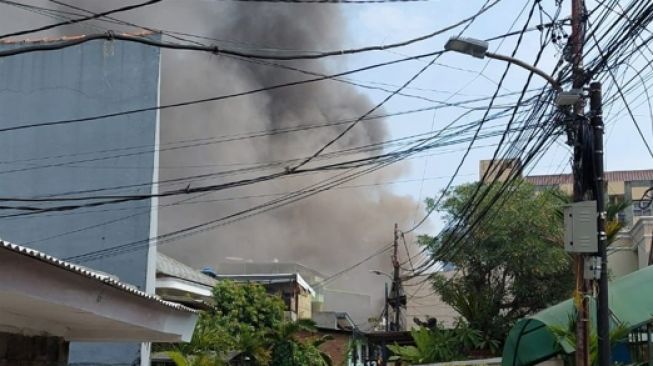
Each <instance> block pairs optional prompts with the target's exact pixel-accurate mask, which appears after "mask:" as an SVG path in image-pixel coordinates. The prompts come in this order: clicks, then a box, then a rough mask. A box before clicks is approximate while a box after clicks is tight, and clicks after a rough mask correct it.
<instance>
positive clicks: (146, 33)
mask: <svg viewBox="0 0 653 366" xmlns="http://www.w3.org/2000/svg"><path fill="white" fill-rule="evenodd" d="M115 34H121V35H126V36H134V37H146V36H151V35H153V34H156V33H155V32H152V31H149V30H142V31H138V32H115ZM86 36H87V35H86V34H77V35H71V36H62V37H43V38H34V39H30V38H22V39H20V38H7V39H1V40H0V44H35V43H56V42H65V41H74V40H78V39H82V38H84V37H86Z"/></svg>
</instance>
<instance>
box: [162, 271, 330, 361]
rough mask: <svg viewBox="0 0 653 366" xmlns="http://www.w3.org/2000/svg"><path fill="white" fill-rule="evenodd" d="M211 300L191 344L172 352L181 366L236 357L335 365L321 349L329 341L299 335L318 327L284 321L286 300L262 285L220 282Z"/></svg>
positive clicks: (170, 353) (300, 322)
mask: <svg viewBox="0 0 653 366" xmlns="http://www.w3.org/2000/svg"><path fill="white" fill-rule="evenodd" d="M213 298H214V301H215V305H214V307H213V309H211V310H210V311H206V312H203V313H202V314H201V315H200V318H199V320H198V322H197V325H196V327H195V332H194V333H193V337H192V339H191V341H190V342H189V343H182V344H178V345H176V346H175V347H174V348H173V349H172V350H169V352H168V354H169V355H170V357H171V359H172V360H173V361H174V362H175V364H176V365H177V366H221V365H226V364H227V363H226V362H225V360H226V359H227V356H228V355H230V354H233V353H238V356H237V359H238V360H240V361H242V362H244V360H249V361H247V364H248V365H272V366H284V365H307V366H329V365H330V364H331V363H330V359H329V358H328V356H327V355H325V354H323V353H322V352H320V350H319V348H318V347H319V345H320V344H321V343H323V342H325V341H327V340H328V338H326V337H323V338H318V339H315V340H313V341H312V342H302V341H300V340H298V339H297V337H296V336H297V334H298V333H299V332H315V324H314V323H313V322H312V321H311V320H299V321H297V322H289V321H285V320H284V308H285V307H284V303H283V301H282V300H281V298H279V297H277V296H274V295H270V294H268V293H267V292H266V290H265V288H264V287H262V286H260V285H257V284H249V283H247V284H242V283H235V282H231V281H221V282H219V283H218V284H217V285H216V287H215V288H214V289H213ZM289 362H290V363H289ZM293 362H294V363H293Z"/></svg>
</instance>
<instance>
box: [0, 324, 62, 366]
mask: <svg viewBox="0 0 653 366" xmlns="http://www.w3.org/2000/svg"><path fill="white" fill-rule="evenodd" d="M67 364H68V342H66V341H64V340H63V339H62V338H58V337H26V336H22V335H19V334H10V333H1V332H0V366H66V365H67Z"/></svg>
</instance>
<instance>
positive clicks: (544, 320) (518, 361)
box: [502, 267, 653, 366]
mask: <svg viewBox="0 0 653 366" xmlns="http://www.w3.org/2000/svg"><path fill="white" fill-rule="evenodd" d="M609 289H610V299H609V300H610V301H609V302H610V312H611V314H612V319H613V320H614V319H617V320H618V321H619V322H621V323H623V324H624V325H625V326H627V327H628V328H629V329H631V330H632V329H636V328H638V327H640V326H642V325H644V324H646V323H650V322H651V321H653V315H651V314H653V297H652V296H650V294H651V292H653V267H645V268H643V269H640V270H638V271H636V272H633V273H630V274H628V275H626V276H623V277H621V278H618V279H616V280H614V281H612V282H610V288H609ZM590 308H591V309H595V303H594V299H593V298H591V299H590ZM573 311H574V302H573V299H569V300H567V301H564V302H561V303H559V304H557V305H554V306H551V307H549V308H547V309H545V310H542V311H540V312H539V313H537V314H535V315H533V316H531V317H528V318H524V319H521V320H519V321H518V322H517V323H516V324H515V325H514V326H513V328H512V330H511V331H510V333H509V334H508V338H507V339H506V342H505V345H504V348H503V360H502V362H503V365H506V366H530V365H535V364H538V363H540V362H542V361H544V360H547V359H549V358H551V357H553V356H555V355H556V354H558V353H561V352H562V350H564V352H566V353H571V352H573V351H574V345H573V344H571V343H569V342H566V341H563V342H562V343H560V344H559V345H560V346H561V347H562V350H561V349H560V348H559V347H557V345H558V342H559V339H556V337H555V335H554V334H553V333H551V331H550V330H549V327H550V326H560V327H567V326H568V325H569V319H570V316H571V315H572V314H573ZM590 313H591V314H595V312H594V311H593V310H591V311H590ZM590 322H591V324H592V328H593V327H595V324H596V318H595V317H594V316H592V317H591V318H590Z"/></svg>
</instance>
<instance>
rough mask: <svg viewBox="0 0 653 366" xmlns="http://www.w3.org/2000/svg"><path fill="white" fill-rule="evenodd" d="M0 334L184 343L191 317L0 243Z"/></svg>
mask: <svg viewBox="0 0 653 366" xmlns="http://www.w3.org/2000/svg"><path fill="white" fill-rule="evenodd" d="M0 278H2V281H0V331H2V332H8V333H17V334H23V335H48V336H56V337H62V338H64V339H66V340H69V341H112V342H134V341H136V342H149V341H152V342H179V341H189V340H190V338H191V336H192V334H193V330H194V327H195V322H196V320H197V315H198V314H197V312H196V311H195V310H192V309H189V308H187V307H185V306H182V305H179V304H176V303H172V302H168V301H163V300H161V299H160V298H158V297H157V296H154V295H151V294H147V293H145V292H142V291H139V290H138V289H136V288H134V287H133V286H130V285H128V284H125V283H122V282H119V281H117V280H116V279H115V278H112V277H111V276H110V275H107V274H103V273H100V272H96V271H93V270H90V269H88V268H85V267H81V266H78V265H75V264H72V263H69V262H64V261H62V260H60V259H57V258H54V257H52V256H49V255H47V254H45V253H42V252H39V251H36V250H33V249H29V248H25V247H21V246H18V245H14V244H11V243H7V242H0Z"/></svg>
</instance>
